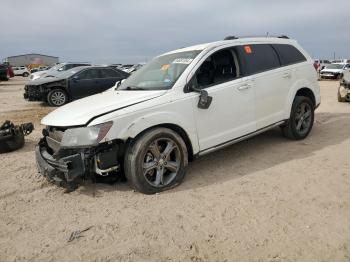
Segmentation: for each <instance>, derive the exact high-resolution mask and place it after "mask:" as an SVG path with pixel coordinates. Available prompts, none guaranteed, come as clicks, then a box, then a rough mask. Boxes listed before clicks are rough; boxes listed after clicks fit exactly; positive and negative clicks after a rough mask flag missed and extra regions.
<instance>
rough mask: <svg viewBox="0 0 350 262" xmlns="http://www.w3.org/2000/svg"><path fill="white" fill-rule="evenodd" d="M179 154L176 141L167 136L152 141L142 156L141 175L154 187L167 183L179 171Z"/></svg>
mask: <svg viewBox="0 0 350 262" xmlns="http://www.w3.org/2000/svg"><path fill="white" fill-rule="evenodd" d="M180 163H181V154H180V150H179V148H178V146H177V145H176V143H175V142H174V141H173V140H171V139H169V138H160V139H156V140H155V141H153V142H152V143H151V144H150V145H149V147H148V149H147V152H146V154H145V156H144V161H143V176H144V177H145V179H146V181H147V182H148V183H149V184H150V185H151V186H154V187H164V186H167V185H169V184H170V183H171V182H172V181H174V179H175V178H176V175H177V173H178V171H179V168H180Z"/></svg>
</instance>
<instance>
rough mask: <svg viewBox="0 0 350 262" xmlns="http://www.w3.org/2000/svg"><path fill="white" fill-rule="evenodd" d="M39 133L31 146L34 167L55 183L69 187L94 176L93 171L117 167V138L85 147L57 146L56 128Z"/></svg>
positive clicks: (119, 156) (109, 171) (100, 172)
mask: <svg viewBox="0 0 350 262" xmlns="http://www.w3.org/2000/svg"><path fill="white" fill-rule="evenodd" d="M44 133H46V134H44ZM43 134H44V137H43V138H42V139H41V140H40V142H39V144H38V145H37V146H36V148H35V156H36V164H37V168H38V171H39V173H40V174H41V175H43V176H44V177H46V178H47V179H48V180H49V181H50V182H53V183H55V184H57V185H58V186H62V187H67V188H68V189H69V190H73V189H75V188H77V186H78V184H80V182H81V181H82V180H85V179H89V178H90V179H95V175H99V176H103V177H105V176H109V175H112V174H115V173H116V172H118V171H119V170H120V161H119V160H120V159H122V156H123V155H122V154H123V150H121V149H122V147H123V144H122V143H121V142H120V141H113V142H109V143H108V142H107V143H102V144H99V145H97V146H92V147H86V148H61V146H60V139H59V137H58V136H59V131H56V133H55V131H53V132H48V131H47V130H46V132H44V131H43ZM50 135H51V136H50ZM55 139H57V140H55Z"/></svg>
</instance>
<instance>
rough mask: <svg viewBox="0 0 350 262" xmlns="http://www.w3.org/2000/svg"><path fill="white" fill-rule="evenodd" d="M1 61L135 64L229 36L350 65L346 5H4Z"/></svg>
mask: <svg viewBox="0 0 350 262" xmlns="http://www.w3.org/2000/svg"><path fill="white" fill-rule="evenodd" d="M1 2H2V3H1V4H0V24H1V25H2V26H1V27H2V29H1V33H0V59H3V58H5V57H7V56H13V55H20V54H26V53H41V54H46V55H53V56H58V57H59V58H60V61H61V62H64V61H76V62H80V61H81V62H92V63H137V62H147V61H149V60H150V59H151V58H152V57H154V56H156V55H159V54H162V53H164V52H167V51H170V50H173V49H177V48H181V47H185V46H190V45H194V44H200V43H206V42H212V41H217V40H221V39H223V38H224V37H225V36H228V35H235V36H251V35H261V36H262V35H266V34H267V32H268V33H269V34H270V35H282V34H283V35H288V36H289V37H291V38H294V39H296V40H297V41H298V42H299V43H300V44H301V45H302V46H303V47H304V49H306V50H307V51H308V52H309V53H310V55H311V56H313V57H314V58H325V59H333V56H334V53H335V57H336V58H340V57H341V58H349V59H350V22H349V11H350V0H338V1H336V2H332V1H329V0H328V1H325V0H293V1H290V0H289V1H286V0H265V1H263V0H246V1H235V0H215V1H208V0H172V1H167V0H138V1H137V0H122V1H120V0H114V1H113V0H35V1H28V0H2V1H1Z"/></svg>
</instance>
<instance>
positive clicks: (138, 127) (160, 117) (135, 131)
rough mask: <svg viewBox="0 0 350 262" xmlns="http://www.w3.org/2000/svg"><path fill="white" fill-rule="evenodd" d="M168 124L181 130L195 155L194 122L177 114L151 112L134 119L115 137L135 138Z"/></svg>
mask: <svg viewBox="0 0 350 262" xmlns="http://www.w3.org/2000/svg"><path fill="white" fill-rule="evenodd" d="M169 124H171V125H176V126H178V127H180V128H181V129H183V130H184V131H185V133H186V135H187V136H188V138H189V140H190V142H191V145H192V149H193V153H194V154H196V153H198V152H199V145H198V138H197V134H196V130H195V125H194V122H192V123H191V121H190V119H188V118H185V117H184V116H183V115H181V114H179V113H177V112H169V111H161V112H153V113H150V114H147V115H144V116H142V117H139V118H136V119H135V120H134V121H132V123H131V124H129V125H127V126H125V128H123V129H122V130H120V133H119V134H118V135H117V136H118V137H119V138H122V139H124V140H126V139H128V138H135V137H136V136H137V135H139V134H140V133H142V132H143V131H144V130H146V129H149V128H152V127H154V126H161V125H169Z"/></svg>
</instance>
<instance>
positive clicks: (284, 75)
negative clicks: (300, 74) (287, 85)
mask: <svg viewBox="0 0 350 262" xmlns="http://www.w3.org/2000/svg"><path fill="white" fill-rule="evenodd" d="M282 77H283V78H291V77H292V75H291V74H290V73H284V74H283V75H282Z"/></svg>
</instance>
